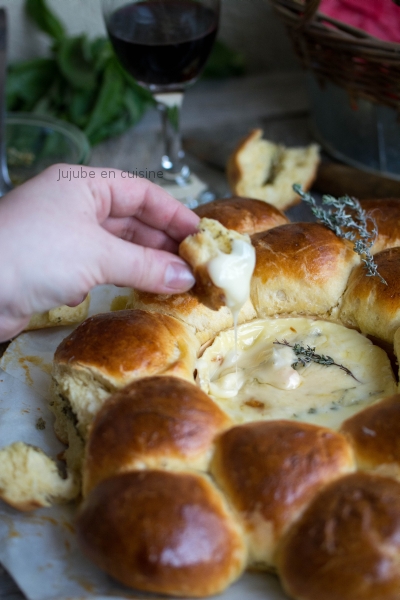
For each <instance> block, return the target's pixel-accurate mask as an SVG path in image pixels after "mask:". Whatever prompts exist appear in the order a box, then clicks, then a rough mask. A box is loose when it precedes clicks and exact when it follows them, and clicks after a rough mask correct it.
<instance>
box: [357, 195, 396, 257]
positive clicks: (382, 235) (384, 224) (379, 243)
mask: <svg viewBox="0 0 400 600" xmlns="http://www.w3.org/2000/svg"><path fill="white" fill-rule="evenodd" d="M360 204H361V206H362V208H363V209H364V210H365V212H366V213H367V214H368V215H369V216H370V217H371V219H373V224H374V225H375V226H376V229H377V231H378V236H377V238H376V241H375V243H374V245H373V247H372V250H371V252H372V254H376V252H381V250H386V249H387V248H394V247H395V246H399V245H400V199H399V198H385V199H383V200H379V199H371V200H360Z"/></svg>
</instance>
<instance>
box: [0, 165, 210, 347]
mask: <svg viewBox="0 0 400 600" xmlns="http://www.w3.org/2000/svg"><path fill="white" fill-rule="evenodd" d="M70 169H72V170H73V171H75V173H77V172H78V171H79V172H81V169H83V170H84V171H86V172H87V173H89V171H92V172H94V173H95V176H94V177H93V178H89V177H88V176H87V177H86V179H82V178H77V179H71V181H69V180H68V179H60V170H63V171H64V172H65V171H66V170H70ZM102 171H104V169H95V168H93V167H71V166H70V165H54V166H52V167H50V168H48V169H46V171H44V172H43V173H41V174H40V175H38V176H37V177H35V178H34V179H31V180H30V181H28V182H27V183H25V184H23V185H21V186H20V187H18V188H16V189H15V190H12V191H11V192H10V193H9V194H7V195H6V196H4V197H3V198H1V199H0V265H1V269H0V272H1V278H2V281H1V284H0V341H2V340H6V339H9V338H10V337H11V336H13V335H16V334H17V333H18V332H19V331H21V330H22V329H23V328H24V327H25V326H26V325H27V323H28V322H29V319H30V317H31V315H32V314H33V313H38V312H39V313H40V312H44V311H47V310H49V309H51V308H54V307H55V306H60V305H63V304H69V305H72V306H73V305H76V304H78V303H79V302H81V301H82V300H83V298H84V296H85V295H86V294H87V293H88V292H89V290H90V289H91V288H93V287H94V286H95V285H99V284H103V283H113V284H115V285H119V286H127V287H135V288H137V289H139V290H145V291H149V292H155V293H166V294H172V293H178V292H184V291H186V290H188V289H189V288H190V287H192V285H193V284H194V279H193V275H192V273H191V271H190V269H189V267H188V265H187V264H186V263H185V262H184V261H183V260H182V259H181V258H179V257H178V256H177V255H176V253H177V251H178V246H179V242H181V241H182V239H183V238H185V237H186V236H187V235H189V234H191V233H193V232H194V230H195V229H196V225H197V223H198V221H199V218H198V217H197V215H195V214H194V213H193V212H192V211H191V210H189V209H188V208H186V207H185V206H183V205H182V204H180V203H179V202H178V201H177V200H175V199H174V198H172V197H171V196H170V195H169V194H167V193H166V192H165V191H164V190H162V189H161V188H160V187H158V186H156V185H155V184H153V183H150V182H149V181H148V180H146V179H135V180H133V179H124V178H122V177H121V172H120V171H118V170H116V169H112V171H113V172H115V174H116V175H115V178H107V179H105V178H104V179H103V178H102V177H101V172H102ZM107 173H108V171H107Z"/></svg>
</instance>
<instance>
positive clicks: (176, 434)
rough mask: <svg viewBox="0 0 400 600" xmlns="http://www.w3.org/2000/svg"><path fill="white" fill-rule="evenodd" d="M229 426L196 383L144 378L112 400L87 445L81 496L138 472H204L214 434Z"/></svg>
mask: <svg viewBox="0 0 400 600" xmlns="http://www.w3.org/2000/svg"><path fill="white" fill-rule="evenodd" d="M231 424H232V422H231V420H230V419H229V417H228V416H227V415H226V414H225V413H223V412H222V410H221V409H220V408H219V407H218V406H217V405H216V404H215V403H214V402H213V401H212V400H211V398H210V397H209V396H207V394H205V393H204V392H202V391H201V390H200V389H199V388H198V387H197V386H196V385H194V384H192V383H189V382H187V381H184V380H183V379H178V378H177V377H146V378H145V379H140V380H138V381H135V382H134V383H132V384H130V385H129V386H127V387H125V388H123V389H122V390H121V391H119V392H116V393H115V394H114V395H113V396H111V397H110V398H109V399H108V400H107V401H106V403H105V404H104V406H103V407H102V408H101V409H100V411H99V412H98V413H97V415H96V417H95V419H94V421H93V424H92V426H91V430H90V435H89V440H88V443H87V446H86V455H85V462H84V467H83V473H84V482H83V484H84V495H86V494H87V493H88V492H89V491H90V490H91V489H92V488H93V487H94V486H95V485H97V483H98V482H99V481H101V480H103V479H106V478H107V477H110V476H111V475H115V474H116V473H121V472H124V471H133V470H138V469H143V468H148V469H157V468H166V469H171V468H182V467H185V466H187V467H190V468H193V469H201V470H205V469H206V468H207V465H208V463H209V460H210V456H211V453H212V449H213V441H214V438H215V436H216V435H217V434H218V433H220V432H221V431H222V430H223V429H226V428H227V427H229V426H230V425H231Z"/></svg>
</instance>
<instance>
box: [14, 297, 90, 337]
mask: <svg viewBox="0 0 400 600" xmlns="http://www.w3.org/2000/svg"><path fill="white" fill-rule="evenodd" d="M89 305H90V295H89V294H88V295H87V296H86V298H85V299H84V301H83V302H81V303H80V304H78V306H57V307H56V308H52V309H51V310H48V311H47V312H44V313H37V314H34V315H32V317H31V320H30V321H29V323H28V325H27V327H26V328H25V329H24V331H32V330H34V329H44V328H46V327H61V326H63V325H74V324H75V323H81V322H82V321H84V320H85V319H86V317H87V316H88V312H89Z"/></svg>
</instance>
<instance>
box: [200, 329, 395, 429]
mask: <svg viewBox="0 0 400 600" xmlns="http://www.w3.org/2000/svg"><path fill="white" fill-rule="evenodd" d="M234 338H235V336H234V332H233V330H229V331H224V332H222V333H220V334H219V335H218V336H217V337H216V338H215V340H214V342H213V343H212V345H211V346H209V347H208V348H207V349H206V350H205V352H204V354H203V355H202V357H201V358H199V359H198V362H197V373H198V375H197V377H198V383H199V385H200V387H201V388H202V389H203V390H204V391H205V392H206V393H208V394H209V395H210V396H211V397H212V398H213V399H214V400H215V401H216V402H217V403H218V404H219V405H220V406H221V408H222V409H223V410H224V411H225V412H227V413H228V414H229V415H230V416H231V417H232V418H233V419H234V420H235V422H236V423H243V422H248V421H254V420H260V419H298V420H300V421H307V422H310V423H318V424H320V425H325V426H327V427H331V428H337V427H339V426H340V424H341V423H342V421H344V420H345V419H347V418H348V417H350V416H351V415H353V414H354V413H355V412H358V411H359V410H361V409H362V408H364V407H365V406H367V405H368V404H371V403H372V402H375V401H376V400H378V399H379V398H383V397H385V396H389V395H392V394H394V393H396V382H395V378H394V375H393V371H392V369H391V366H390V362H389V359H388V356H387V355H386V353H385V352H384V351H383V350H381V349H380V348H378V347H377V346H374V345H373V344H372V342H370V341H369V340H368V339H367V338H365V337H364V336H363V335H361V334H360V333H358V332H356V331H354V330H351V329H347V328H346V327H343V326H342V325H338V324H336V323H330V322H328V321H321V320H312V319H306V318H280V319H258V320H255V321H252V322H251V323H246V324H244V325H241V326H239V327H238V336H237V352H235V349H234V345H235V339H234ZM283 340H286V341H287V342H289V344H291V345H294V344H295V343H299V344H301V345H302V346H304V347H307V346H310V347H312V348H315V352H316V353H317V354H324V355H327V356H331V357H332V358H333V360H334V361H335V363H338V364H341V365H343V366H344V367H346V368H347V369H349V370H350V371H351V372H352V374H353V375H354V377H355V378H356V379H357V381H356V379H354V378H353V377H351V376H350V375H348V374H347V373H345V372H344V371H343V370H342V369H340V368H339V367H337V366H335V365H331V366H324V365H320V364H317V363H314V362H312V363H310V364H308V365H307V366H306V367H303V366H300V367H297V368H296V369H294V368H293V366H292V365H293V364H294V363H295V362H296V361H297V357H296V355H295V353H294V351H293V349H292V348H289V347H287V346H282V345H276V344H274V343H273V342H274V341H280V342H282V341H283ZM236 358H237V375H236Z"/></svg>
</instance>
